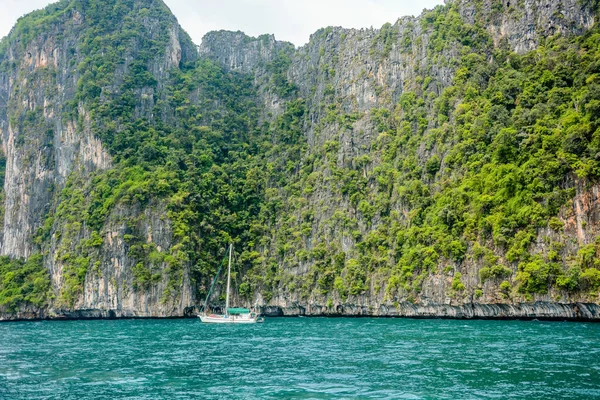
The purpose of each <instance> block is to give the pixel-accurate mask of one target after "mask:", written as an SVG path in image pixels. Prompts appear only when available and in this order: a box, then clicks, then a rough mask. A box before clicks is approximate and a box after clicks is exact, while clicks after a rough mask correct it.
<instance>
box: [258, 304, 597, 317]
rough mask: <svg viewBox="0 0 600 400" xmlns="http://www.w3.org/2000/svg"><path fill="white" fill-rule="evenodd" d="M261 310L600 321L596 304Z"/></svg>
mask: <svg viewBox="0 0 600 400" xmlns="http://www.w3.org/2000/svg"><path fill="white" fill-rule="evenodd" d="M261 311H262V312H263V313H264V314H265V315H266V316H269V317H284V316H285V317H296V316H307V317H327V316H329V317H332V316H333V317H335V316H340V317H404V318H452V319H543V320H557V321H564V320H567V321H600V306H598V304H595V303H572V304H569V303H550V302H542V301H540V302H535V303H515V304H502V303H496V304H479V303H473V304H462V305H455V306H453V305H446V304H413V303H399V304H398V305H397V306H384V305H381V306H380V307H379V308H371V307H364V306H360V305H353V304H343V305H338V306H337V307H334V308H328V307H327V306H321V305H317V304H311V305H308V306H307V307H303V306H289V307H271V306H266V307H263V308H262V309H261Z"/></svg>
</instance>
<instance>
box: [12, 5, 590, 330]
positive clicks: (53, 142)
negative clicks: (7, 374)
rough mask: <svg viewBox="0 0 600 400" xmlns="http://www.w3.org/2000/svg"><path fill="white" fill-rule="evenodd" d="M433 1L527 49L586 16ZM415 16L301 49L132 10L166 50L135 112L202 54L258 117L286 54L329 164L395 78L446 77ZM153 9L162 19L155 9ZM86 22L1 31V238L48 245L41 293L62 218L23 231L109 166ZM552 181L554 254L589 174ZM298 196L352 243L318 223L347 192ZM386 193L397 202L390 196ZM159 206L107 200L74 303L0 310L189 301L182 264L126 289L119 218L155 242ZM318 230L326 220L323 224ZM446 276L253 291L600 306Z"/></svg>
mask: <svg viewBox="0 0 600 400" xmlns="http://www.w3.org/2000/svg"><path fill="white" fill-rule="evenodd" d="M150 3H151V4H150ZM150 3H148V4H146V3H144V2H139V1H138V2H136V1H134V2H132V4H133V6H132V7H133V9H134V10H135V12H136V13H135V15H142V14H141V13H142V11H141V10H142V9H143V8H146V7H150V8H151V7H158V8H161V9H162V8H163V7H165V6H164V4H162V2H161V1H158V0H153V1H152V2H150ZM447 3H448V4H455V5H456V6H457V7H456V10H457V11H458V15H459V16H460V18H461V19H462V20H463V21H464V22H466V23H468V24H473V23H475V22H476V21H477V22H479V23H482V22H483V24H484V26H485V28H486V32H487V33H488V34H489V37H490V40H491V41H492V42H493V46H495V47H501V46H505V47H506V48H508V49H510V50H511V51H513V52H515V53H519V54H524V53H526V52H528V51H531V50H534V49H536V48H537V47H538V45H539V44H540V41H541V40H543V38H546V37H549V36H552V35H555V34H558V33H561V34H564V35H580V34H583V33H584V32H585V31H586V30H587V29H589V28H590V27H592V26H593V25H594V22H595V13H594V12H593V10H592V5H591V2H585V1H583V2H582V1H580V0H561V1H552V0H511V1H506V0H505V1H496V0H494V1H492V0H482V1H467V0H456V1H451V2H447ZM442 12H447V10H446V11H442ZM427 18H429V17H428V14H424V15H422V16H420V17H405V18H402V19H400V20H398V21H397V22H396V23H395V24H393V25H389V26H387V25H386V26H384V28H382V29H361V30H357V29H343V28H339V27H335V28H326V29H321V30H319V31H317V32H316V33H315V34H313V35H312V36H311V39H310V41H309V42H308V44H306V45H305V46H302V47H300V48H294V46H293V45H292V44H290V43H286V42H279V41H276V40H275V38H274V37H273V36H270V35H263V36H261V37H259V38H249V37H247V36H246V35H244V34H243V33H241V32H226V31H219V32H211V33H209V34H207V35H206V36H205V38H204V40H203V42H202V44H201V45H200V46H199V47H198V48H196V46H195V45H193V43H191V41H190V40H189V38H188V37H187V35H186V34H185V32H183V31H182V30H181V28H180V27H179V25H178V24H177V22H176V20H175V18H174V17H173V16H172V15H166V14H165V15H164V16H163V17H160V18H156V17H144V18H142V19H141V21H142V24H143V25H144V27H145V28H147V31H148V32H150V33H149V35H150V36H154V35H158V33H157V32H159V31H160V29H162V30H164V28H161V27H166V30H165V31H164V32H162V33H165V34H166V35H167V37H168V40H167V41H166V42H165V43H166V44H165V46H164V51H163V52H161V53H160V54H157V55H156V56H155V57H154V58H152V59H151V60H149V61H147V65H146V66H147V69H148V71H149V73H150V74H151V75H152V77H153V79H155V80H156V82H157V84H156V86H155V87H144V88H141V89H139V90H138V91H136V95H135V99H134V101H135V103H136V105H135V116H136V117H137V118H145V119H147V120H150V121H153V120H156V119H162V121H163V122H165V123H167V124H169V123H173V121H174V118H176V117H175V115H176V111H175V110H173V109H171V108H169V106H166V105H165V104H166V103H167V100H168V99H167V98H166V97H165V95H164V93H162V90H163V89H164V88H165V86H167V85H168V84H169V77H170V73H169V71H172V70H174V69H178V68H180V65H182V64H183V63H185V62H188V61H193V60H196V59H197V58H198V57H201V58H209V59H212V60H213V61H215V62H217V63H218V64H220V65H221V66H222V67H223V68H224V69H227V70H231V71H236V72H239V73H242V74H250V75H251V76H252V77H253V78H254V83H255V85H256V89H257V95H258V96H257V97H258V98H257V103H258V105H259V106H260V108H261V119H262V120H263V121H264V122H266V123H269V122H272V121H273V120H274V119H275V118H277V116H278V115H281V114H282V113H283V111H284V110H285V106H286V104H287V103H288V102H289V101H290V99H289V98H286V97H285V96H284V95H282V94H280V93H278V92H277V91H276V90H273V88H272V78H273V67H272V65H273V63H274V62H278V60H281V58H285V59H286V60H287V63H285V67H284V70H282V71H279V73H281V74H282V75H284V76H285V77H286V78H287V79H288V80H289V81H290V82H291V83H293V85H294V87H295V89H296V90H297V92H296V97H298V98H302V99H303V100H304V101H305V103H306V120H305V123H304V126H303V134H304V137H305V139H306V142H307V144H308V150H307V155H308V156H310V155H314V154H316V153H317V151H318V150H319V149H321V148H322V147H323V146H324V145H325V144H326V143H328V142H331V141H336V142H339V149H337V152H336V153H335V158H336V159H335V160H334V161H335V162H336V163H337V164H338V165H345V164H348V163H350V162H351V160H353V159H355V158H357V157H360V156H365V155H369V151H370V149H373V148H375V147H376V146H377V140H378V138H379V135H380V132H379V131H378V129H377V126H375V124H374V123H373V122H372V120H371V114H370V113H371V112H372V110H374V109H387V110H393V109H394V107H396V105H397V104H398V101H399V99H400V98H401V96H402V95H403V94H404V93H406V92H409V91H416V90H420V88H421V87H422V85H423V77H427V79H428V80H429V81H428V88H429V90H430V92H431V93H432V96H433V95H435V96H440V95H441V94H442V92H443V91H444V89H446V88H448V87H449V86H450V85H452V83H453V80H454V78H455V74H456V68H457V65H458V61H459V60H460V58H461V56H462V54H461V51H463V50H464V49H462V47H461V46H459V44H458V43H454V42H452V43H449V45H445V46H442V47H441V48H439V49H436V50H435V51H432V47H434V46H433V41H434V40H439V38H436V37H435V32H434V30H432V28H431V27H430V26H429V25H427V24H426V23H424V22H426V21H425V20H426V19H427ZM165 21H166V24H163V23H165ZM161 24H162V25H161ZM89 28H90V26H89V25H88V19H87V17H86V10H85V9H82V8H78V7H73V8H69V9H68V10H67V11H66V12H64V13H62V14H61V15H60V18H58V19H57V21H55V22H54V23H53V24H52V25H49V26H48V28H47V30H46V31H44V32H43V33H42V34H39V35H37V36H35V37H34V38H33V39H31V40H29V41H27V42H21V41H20V40H21V39H20V38H19V37H17V36H16V35H17V32H13V34H12V36H11V39H10V40H9V41H8V42H7V43H8V46H6V47H5V49H4V50H3V51H2V52H0V62H1V61H6V63H5V65H7V66H9V67H7V68H5V69H3V70H0V135H1V137H2V146H3V151H4V154H5V156H6V159H7V166H6V178H5V182H4V192H5V201H4V209H5V213H4V221H3V225H2V230H1V232H0V235H1V240H0V253H1V254H3V255H9V256H11V257H28V256H29V255H31V254H32V253H34V252H40V251H43V252H46V254H47V257H46V258H45V266H46V268H47V269H48V270H49V271H50V272H51V279H52V285H53V289H54V293H55V294H57V293H59V292H60V290H61V288H62V287H63V286H64V284H65V276H64V270H65V265H64V264H65V263H64V260H62V257H61V256H60V255H61V254H62V253H61V252H64V250H61V249H64V248H65V247H66V244H65V243H66V239H65V236H68V234H67V231H68V229H67V228H65V221H64V220H56V221H54V223H53V225H52V229H51V234H50V235H49V237H46V238H45V239H44V240H43V241H42V242H41V243H40V242H39V240H38V242H37V243H36V241H35V237H36V234H37V233H38V232H39V230H40V228H41V227H42V226H43V225H44V222H45V220H46V216H47V215H48V213H49V212H50V211H51V210H53V209H55V208H56V207H57V204H58V198H59V196H60V193H61V191H62V190H63V189H64V188H65V187H66V185H67V182H68V180H69V178H70V177H71V178H73V176H75V177H76V179H77V182H86V181H89V180H90V179H92V178H93V176H94V175H95V174H96V173H97V172H99V171H106V170H109V169H111V168H113V167H114V163H113V159H112V157H111V155H110V154H109V151H108V150H107V149H106V148H105V147H106V146H105V145H103V143H102V142H101V141H100V140H99V139H98V137H96V136H95V135H94V133H93V131H92V129H91V126H92V125H93V124H92V123H93V118H94V116H93V115H91V114H90V112H89V110H87V109H86V108H85V106H84V104H83V103H82V102H78V101H77V98H76V92H77V87H78V82H79V80H80V78H81V76H82V74H83V73H85V71H82V70H80V69H78V67H77V66H78V65H79V64H80V63H82V62H83V61H84V57H83V56H82V55H81V53H80V49H81V46H82V44H81V43H80V42H79V39H80V37H81V35H82V32H83V31H84V30H86V29H89ZM137 45H138V42H136V41H135V40H133V41H132V42H131V45H130V46H128V47H126V48H125V52H126V54H125V55H124V57H123V58H124V60H126V61H125V62H123V63H122V64H120V65H119V66H118V67H117V73H116V74H115V77H114V82H110V83H109V84H107V87H108V88H109V89H110V90H113V91H118V88H119V85H120V84H122V83H123V82H122V81H123V79H124V77H125V76H126V75H127V72H128V68H129V67H130V66H129V64H128V62H129V61H131V60H132V59H134V58H135V56H136V52H137V51H138V50H139V49H137ZM0 49H2V48H1V47H0ZM110 90H109V91H110ZM333 98H334V99H335V102H336V105H337V106H338V107H339V112H340V113H343V114H352V115H354V119H353V120H352V121H351V122H350V123H349V126H341V124H340V123H339V122H338V121H333V122H331V121H328V113H329V112H330V110H328V108H327V105H330V104H331V103H332V102H333V100H332V99H333ZM73 103H75V108H76V110H77V118H74V117H73V116H72V115H71V114H69V112H72V111H73V110H72V108H73V107H74V106H73ZM159 114H160V115H159ZM424 147H425V145H423V150H422V151H420V153H419V156H420V157H421V158H423V159H425V158H426V156H427V151H426V150H425V148H424ZM373 161H377V160H373ZM366 168H367V167H365V170H364V175H365V176H366V175H367V170H366ZM566 180H571V181H572V182H571V186H573V187H574V188H575V189H576V191H575V192H576V194H575V197H574V199H573V202H572V203H569V204H568V205H566V206H564V207H563V208H562V209H561V212H560V215H559V218H560V220H561V221H562V222H563V223H564V225H565V229H564V235H563V234H562V233H561V234H559V233H557V232H554V231H552V230H551V229H547V228H544V229H540V230H539V233H538V238H537V239H536V240H535V241H534V244H533V245H532V246H533V248H532V249H531V250H532V252H540V251H542V250H544V248H545V247H547V246H548V244H547V241H545V240H544V238H549V239H550V240H552V241H562V242H564V249H565V250H564V251H565V253H569V254H574V253H576V252H577V250H578V249H579V248H580V247H581V246H582V245H585V244H589V243H592V242H593V241H594V240H595V237H596V236H597V235H598V234H600V227H599V224H598V219H599V218H600V201H599V200H598V198H599V197H598V196H599V195H598V193H599V191H600V188H599V186H598V185H597V184H589V182H582V181H576V180H575V179H574V178H572V177H567V178H566ZM370 189H372V188H370ZM84 195H85V194H84ZM287 200H289V199H287ZM307 202H308V203H312V204H315V203H317V204H319V207H320V210H321V211H320V212H319V213H318V214H316V215H314V218H313V219H312V220H311V222H310V226H309V229H310V231H311V234H310V235H309V236H308V238H307V239H306V242H307V248H309V249H311V246H312V242H311V240H312V239H314V238H315V236H316V235H317V233H318V234H322V235H323V237H325V238H326V240H329V241H336V240H337V241H339V242H340V248H341V251H343V252H345V253H349V252H351V251H352V250H354V249H355V248H356V242H355V241H354V240H353V239H352V238H351V237H344V238H342V239H339V238H340V237H341V236H342V235H341V227H340V226H339V224H338V225H335V224H334V225H333V226H329V225H328V224H329V221H330V219H331V217H332V215H334V214H335V211H336V210H340V209H342V210H350V209H352V207H351V206H350V204H349V201H348V199H344V198H340V197H339V196H338V197H336V196H335V195H334V194H333V193H332V191H331V190H330V188H329V187H327V186H326V185H323V186H320V187H317V188H315V190H314V193H312V194H311V195H310V196H307ZM393 206H397V207H396V208H398V209H401V207H400V206H399V205H397V204H396V205H394V204H392V207H393ZM167 213H168V212H167V206H166V204H165V203H164V202H161V201H155V202H152V203H151V204H150V205H149V206H148V207H146V208H145V209H140V208H136V207H127V206H118V207H116V208H115V209H113V210H112V211H111V213H110V215H108V217H107V218H106V222H105V225H104V226H103V228H102V238H103V244H102V246H101V247H100V248H99V249H97V250H96V251H97V253H98V257H99V259H100V263H99V264H98V267H97V268H95V269H94V271H90V272H88V274H87V275H86V277H85V282H84V284H83V289H82V292H81V294H79V295H78V298H77V300H76V302H75V303H74V305H73V306H72V307H67V306H65V305H59V304H56V303H54V304H52V305H51V307H50V308H49V309H44V310H36V309H33V308H32V309H29V308H26V309H23V310H21V311H20V312H18V313H15V314H4V315H2V316H0V320H2V319H30V318H115V317H168V316H184V315H188V314H191V313H192V312H193V307H194V304H198V303H200V301H199V300H198V299H196V298H194V294H193V293H195V289H196V288H195V287H194V283H193V282H192V280H191V279H190V276H189V273H188V270H187V269H186V270H185V271H184V273H183V276H182V277H181V283H180V287H179V288H178V289H179V291H180V294H179V296H178V297H177V298H176V299H175V300H173V301H165V300H164V298H163V294H164V292H165V290H166V289H167V287H168V282H167V280H166V279H162V280H160V281H159V282H157V283H156V285H154V286H152V287H151V288H149V289H148V290H143V291H139V290H132V281H133V275H134V272H133V268H134V267H135V263H134V261H133V259H132V258H131V257H130V256H129V254H128V253H129V246H128V244H127V243H126V241H125V240H124V239H123V238H124V237H125V235H127V234H129V233H130V229H131V227H129V226H128V225H127V224H125V223H124V222H123V221H124V220H128V219H136V218H137V221H138V222H137V225H136V226H135V229H136V230H137V232H139V233H141V236H143V237H144V239H145V240H146V242H147V243H152V244H154V245H156V246H158V248H161V249H168V248H170V247H171V246H172V245H173V243H174V239H173V228H172V222H171V221H170V220H169V218H168V217H167ZM354 213H356V211H354ZM298 219H299V218H298ZM379 222H380V221H378V220H377V217H376V218H375V219H374V221H373V223H372V225H371V226H366V225H361V226H359V228H358V230H359V231H360V232H359V233H360V234H361V235H363V236H364V235H365V234H367V233H368V232H369V231H370V230H373V229H375V228H376V227H377V224H378V223H379ZM304 229H306V228H304ZM274 230H277V227H275V228H274ZM325 231H326V232H328V233H327V234H323V232H325ZM90 237H91V230H90V229H88V228H87V227H85V226H84V227H82V228H81V229H80V230H79V231H78V233H77V236H76V237H75V238H74V239H77V240H78V241H80V240H87V239H89V238H90ZM263 250H264V251H265V252H266V253H273V254H274V253H276V252H277V249H276V248H275V245H274V244H271V245H268V246H266V247H265V248H264V249H263ZM282 265H283V267H282V268H283V270H284V272H285V273H286V274H289V275H291V276H305V275H306V274H307V273H308V271H309V269H310V268H311V267H312V266H313V264H311V262H310V261H307V262H300V263H297V264H295V265H288V264H285V262H284V261H282ZM189 267H190V266H189V265H188V266H187V267H186V268H189ZM463 267H464V269H463V281H464V284H465V286H466V288H467V289H468V291H469V292H472V291H473V290H474V288H476V287H478V285H480V284H481V280H480V278H479V275H478V270H479V268H480V267H481V265H478V264H477V263H471V264H469V263H465V265H464V266H463ZM451 286H452V276H451V275H447V274H443V273H432V274H431V275H429V276H427V277H426V278H425V279H424V281H423V283H422V288H421V291H420V294H419V298H418V299H415V301H414V302H409V301H399V302H398V305H397V306H394V305H392V304H390V300H389V299H386V298H385V290H380V291H376V290H372V288H370V290H368V291H367V293H361V294H359V295H356V296H353V297H351V298H350V299H348V300H343V299H341V298H335V299H334V301H333V303H332V304H329V305H322V304H327V303H326V301H325V300H324V299H323V298H320V297H319V296H314V295H311V296H309V297H308V298H307V297H306V296H302V295H301V294H300V293H299V290H288V289H285V288H280V291H279V292H277V293H274V294H273V296H272V297H271V298H269V301H268V302H267V301H265V300H264V298H263V297H262V295H261V294H260V293H259V294H257V295H256V296H255V297H254V298H253V299H252V302H253V303H254V302H257V301H258V302H259V303H261V302H262V303H267V306H265V308H264V312H265V314H267V315H273V316H275V315H315V316H317V315H319V316H320V315H345V316H399V317H400V316H405V317H447V318H546V319H571V320H598V319H599V318H600V317H599V310H598V306H597V305H596V304H590V303H587V302H586V301H587V300H588V299H587V298H586V296H585V295H581V296H579V295H577V296H573V297H572V298H563V300H561V301H564V303H558V302H555V301H554V300H555V299H557V298H558V296H557V293H554V292H552V291H551V292H550V293H548V294H545V295H536V296H534V298H533V301H534V302H531V303H525V302H520V300H515V302H514V303H512V300H510V299H508V298H506V297H504V296H500V295H499V294H498V293H497V291H496V290H495V289H494V288H493V287H492V283H490V282H486V283H484V284H483V285H482V288H483V294H482V296H481V297H480V298H478V299H477V300H476V301H475V300H474V299H473V298H472V297H473V296H471V297H470V298H469V297H467V296H465V297H463V298H460V299H456V298H450V297H449V295H448V293H449V291H450V288H451ZM236 296H237V295H236ZM238 300H239V301H240V302H242V301H243V300H242V299H238ZM480 303H481V304H480Z"/></svg>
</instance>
